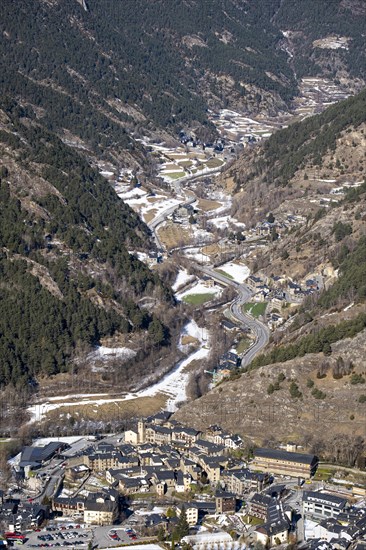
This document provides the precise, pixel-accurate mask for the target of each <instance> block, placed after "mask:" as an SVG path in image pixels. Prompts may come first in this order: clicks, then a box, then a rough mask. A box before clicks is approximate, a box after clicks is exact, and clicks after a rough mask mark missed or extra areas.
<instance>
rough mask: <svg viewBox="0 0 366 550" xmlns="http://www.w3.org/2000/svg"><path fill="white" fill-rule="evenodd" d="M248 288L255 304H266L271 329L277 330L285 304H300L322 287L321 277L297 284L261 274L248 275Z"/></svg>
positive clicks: (289, 279)
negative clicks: (251, 291) (252, 294)
mask: <svg viewBox="0 0 366 550" xmlns="http://www.w3.org/2000/svg"><path fill="white" fill-rule="evenodd" d="M246 282H247V284H248V286H249V287H250V288H251V289H252V290H253V292H254V296H253V300H254V301H255V302H268V307H267V312H266V313H267V317H268V324H269V327H270V328H271V329H275V328H277V327H278V326H279V325H281V324H282V323H283V322H284V318H283V317H282V315H281V310H282V308H283V306H284V305H285V304H286V303H294V304H300V303H302V302H303V300H304V299H305V298H306V297H307V296H310V295H311V294H313V293H314V292H319V290H321V288H322V285H323V279H322V276H320V275H317V276H314V277H313V278H309V279H305V280H304V281H301V282H297V281H294V280H292V279H291V278H290V277H280V276H276V275H272V276H271V277H267V276H265V275H263V274H257V275H250V276H249V277H248V279H247V281H246Z"/></svg>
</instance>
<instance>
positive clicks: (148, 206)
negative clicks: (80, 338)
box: [0, 79, 366, 550]
mask: <svg viewBox="0 0 366 550" xmlns="http://www.w3.org/2000/svg"><path fill="white" fill-rule="evenodd" d="M343 95H344V92H343V91H342V90H340V89H339V88H337V86H334V85H333V84H332V83H330V82H329V81H325V80H323V79H304V81H303V94H302V97H301V98H300V99H299V100H298V105H297V107H296V109H297V110H296V116H297V117H298V118H299V119H302V118H304V117H307V116H310V115H311V114H313V113H314V112H316V111H317V110H318V107H319V103H322V105H323V108H324V106H326V105H327V104H329V103H332V102H334V101H338V100H339V99H340V98H342V97H343ZM210 116H211V121H212V123H213V124H215V125H216V127H217V129H218V130H219V133H220V138H219V139H217V140H215V141H214V142H212V143H209V142H203V141H202V140H199V139H198V138H196V137H195V136H194V135H193V133H190V132H188V131H186V130H182V131H181V132H180V134H179V136H177V140H176V142H175V143H173V144H167V143H165V142H160V143H157V142H156V141H155V142H154V141H153V140H150V139H148V138H146V139H145V141H144V145H145V146H146V147H148V149H149V151H150V154H151V157H152V159H154V162H155V168H156V170H157V173H158V176H159V178H158V180H156V179H155V180H154V183H152V182H151V181H150V179H149V177H147V176H146V175H144V174H140V173H138V172H136V171H135V172H134V171H132V170H127V169H125V170H121V171H120V173H119V174H115V172H112V171H110V167H108V166H107V165H106V166H103V167H100V170H101V173H102V174H103V175H104V176H105V177H107V178H108V179H109V180H110V181H111V183H112V184H113V185H114V188H115V190H116V192H117V194H118V195H119V196H120V197H121V198H122V199H123V200H124V201H125V202H126V203H128V204H129V205H130V206H131V207H132V208H133V209H134V210H135V211H136V212H137V213H138V214H139V215H140V216H141V218H142V219H143V220H144V221H145V223H146V224H147V225H148V226H149V228H150V230H151V234H152V236H153V238H154V239H155V242H156V245H157V246H156V250H152V251H151V252H149V253H142V252H141V251H139V250H130V251H129V252H130V254H132V255H136V256H137V257H138V258H139V259H140V260H141V261H143V262H145V263H146V264H147V265H149V267H150V268H152V269H159V268H160V267H161V264H163V265H165V264H167V263H168V262H172V261H174V262H175V266H176V268H177V269H176V277H175V281H174V283H173V285H172V289H173V292H174V295H175V299H176V300H177V302H178V303H179V302H181V303H183V304H185V306H187V309H188V308H189V307H191V310H189V311H191V312H192V319H191V320H190V322H189V323H188V324H187V325H185V327H184V329H183V333H182V338H181V341H180V344H179V345H180V346H181V347H182V349H183V347H184V342H183V337H185V341H186V342H187V341H189V342H190V343H191V344H192V341H194V342H195V343H196V344H197V347H198V349H197V347H196V349H194V350H193V353H191V352H190V353H191V354H190V355H188V357H187V358H186V359H183V360H181V361H180V363H178V368H175V369H173V371H174V372H172V373H171V374H168V376H167V377H165V378H163V380H162V381H161V382H160V383H155V385H151V388H149V387H148V388H147V389H146V388H145V389H143V390H141V391H139V392H135V393H134V394H128V395H127V396H122V397H121V398H114V397H112V398H110V399H109V396H108V399H105V401H111V402H113V404H115V405H116V406H117V407H118V403H119V402H122V401H124V400H128V399H131V400H133V399H136V398H139V397H146V396H148V397H150V396H151V395H155V394H154V393H153V392H155V391H159V392H163V393H164V392H165V393H164V395H165V397H166V400H165V405H164V406H163V407H161V409H162V410H161V411H160V412H158V413H156V414H152V415H150V416H148V417H146V418H142V415H140V414H135V415H134V416H133V417H132V416H131V418H130V419H129V425H128V426H126V429H125V430H124V431H123V433H112V434H107V433H105V432H104V431H103V434H99V432H98V434H97V435H95V436H83V435H79V436H73V437H56V438H48V439H38V440H35V441H34V442H33V444H32V445H31V446H26V447H24V448H23V450H22V451H21V453H20V454H19V455H17V456H16V457H14V458H13V459H11V475H10V477H9V480H8V482H9V483H8V486H9V489H8V491H5V492H0V526H1V532H2V533H3V536H2V538H1V539H0V546H8V545H12V544H13V543H19V544H24V546H25V547H27V548H38V547H61V546H62V547H64V546H70V547H73V548H75V547H76V546H80V547H81V548H86V547H87V548H110V547H117V546H131V545H133V546H134V547H135V548H136V549H137V550H143V549H145V550H160V549H164V548H167V549H170V548H179V549H183V550H188V549H189V548H192V549H195V550H210V549H212V550H222V549H225V550H241V549H244V548H255V549H256V550H260V549H262V548H268V547H273V546H276V547H279V548H280V547H281V546H282V547H283V548H286V547H288V545H291V544H292V545H296V547H298V548H300V549H301V548H303V549H304V550H305V549H308V550H316V549H319V550H327V549H328V548H329V549H331V548H336V549H340V550H343V549H350V550H361V549H365V548H366V491H365V464H366V457H363V459H362V460H361V462H360V464H358V467H359V469H358V470H351V469H347V468H342V467H339V466H337V465H328V464H322V463H320V462H319V459H318V457H317V456H315V455H313V454H308V453H307V452H306V449H303V448H301V447H298V446H297V445H296V444H295V443H292V442H284V443H283V445H282V446H281V447H280V448H277V449H269V448H256V447H255V446H254V445H253V444H252V443H250V442H248V441H247V440H246V438H245V436H244V435H243V434H241V435H238V434H232V433H227V432H225V431H224V430H223V429H222V428H221V427H220V426H217V425H211V426H209V425H208V426H207V427H206V429H204V430H203V431H199V430H196V429H194V428H192V427H190V426H186V425H183V424H180V423H179V422H177V421H176V420H175V419H174V417H173V415H172V413H173V412H175V410H176V409H177V407H178V404H179V402H181V401H184V399H186V398H187V396H186V393H185V386H186V382H187V377H188V374H187V373H185V374H184V375H182V372H183V371H184V368H185V367H187V365H189V363H190V361H191V360H193V359H195V360H203V359H205V358H206V357H207V356H208V354H209V349H208V348H209V345H208V344H209V343H210V334H209V328H208V327H207V326H206V325H205V326H202V320H201V324H200V325H198V324H197V323H196V322H195V321H194V320H193V312H194V310H195V308H204V310H205V312H207V313H208V314H211V313H212V312H214V314H215V315H216V317H215V320H217V319H219V330H220V331H221V332H223V333H224V334H226V335H227V336H228V342H230V346H229V347H228V349H227V350H226V351H225V353H221V354H220V355H219V357H218V359H217V362H216V363H215V365H214V366H213V367H212V370H210V371H206V374H209V375H210V376H211V379H210V383H211V385H212V386H214V385H217V384H220V383H221V382H222V381H223V380H224V379H226V378H230V376H233V375H235V373H236V372H237V370H238V369H239V368H245V367H246V366H247V365H248V364H249V362H250V360H251V359H252V358H253V357H254V355H255V354H256V353H257V352H258V351H259V350H260V349H261V348H262V347H264V345H266V343H267V342H268V339H269V337H270V336H271V334H274V333H275V331H277V330H279V331H281V330H285V329H286V328H287V327H288V326H289V325H290V324H291V323H292V322H293V320H294V314H293V312H296V310H297V308H298V307H299V306H300V305H301V304H302V303H303V302H304V300H305V299H306V298H308V297H311V295H312V294H316V293H319V291H321V290H322V289H323V288H327V285H329V284H330V283H331V282H332V281H333V280H334V277H335V274H334V272H330V271H329V269H328V266H324V269H321V270H319V271H315V272H313V273H310V274H309V273H307V275H306V276H304V277H303V276H300V275H296V274H295V275H293V274H291V275H290V274H289V273H282V272H270V271H269V270H268V269H263V268H261V267H260V266H257V268H256V269H252V272H251V270H250V269H249V267H248V264H249V265H255V262H256V260H257V257H258V256H260V254H261V253H262V252H263V251H268V250H270V249H271V247H272V246H274V243H276V242H281V240H282V239H284V238H285V237H286V236H287V235H289V234H291V232H294V231H295V230H296V228H298V227H301V226H302V225H304V224H305V223H306V222H307V220H306V216H304V215H303V214H302V213H301V208H297V209H295V208H294V209H289V208H286V207H284V208H283V209H280V210H279V211H278V212H276V213H275V214H273V213H272V212H268V213H267V214H266V215H265V216H264V217H262V218H261V219H259V220H258V221H257V222H256V223H255V224H253V225H252V226H251V227H247V226H246V225H245V224H244V223H243V222H241V221H240V220H238V219H237V218H236V217H235V215H233V213H232V199H231V193H230V191H231V190H230V188H227V187H225V186H223V185H218V184H217V182H216V180H215V177H216V175H217V174H218V173H219V172H220V170H221V169H222V167H223V166H226V165H228V164H229V163H230V162H232V161H233V160H235V159H236V158H237V155H238V154H239V152H241V151H242V150H245V148H250V147H254V146H255V144H256V143H257V142H258V141H260V140H262V139H265V138H266V137H268V136H269V135H270V134H271V133H272V132H273V131H274V130H275V129H276V128H279V127H284V126H286V125H287V124H288V123H289V121H290V118H291V117H293V116H294V114H291V117H290V116H289V115H288V113H284V114H283V116H282V117H279V116H276V117H275V118H274V119H273V120H271V118H269V117H267V118H264V117H257V118H256V119H254V118H248V117H245V116H242V115H239V113H236V112H234V111H229V110H222V111H221V112H220V113H218V114H214V113H211V114H210ZM309 176H310V178H311V177H313V178H316V179H317V180H318V181H322V182H323V183H324V185H323V188H324V189H323V192H321V193H318V194H317V196H316V197H315V198H314V199H312V200H314V201H315V202H316V205H315V206H316V207H322V208H331V205H332V203H333V202H334V203H335V202H337V201H338V200H340V199H341V198H342V196H343V195H344V193H345V192H346V190H347V188H349V187H352V186H358V185H360V184H361V182H347V181H336V180H334V179H331V178H329V179H323V180H322V179H320V178H321V176H320V175H319V174H315V173H314V174H309ZM157 182H158V183H159V184H158V183H157ZM303 200H304V201H307V200H308V199H307V197H306V195H305V194H304V197H303ZM233 289H234V290H235V291H236V292H238V293H239V294H240V293H241V297H242V298H243V297H244V298H245V300H244V298H243V300H242V301H240V300H239V301H236V302H235V305H236V309H235V307H233V304H234V302H233V299H232V295H231V294H230V291H232V290H233ZM225 293H229V294H228V295H229V299H228V298H227V296H226V294H225ZM187 327H188V329H187ZM192 327H193V328H192ZM192 330H193V333H192ZM184 331H186V333H184ZM192 334H194V338H193V336H192ZM256 346H257V348H256ZM111 350H112V351H113V348H108V347H106V346H104V347H103V346H101V348H100V349H99V350H98V352H99V354H100V357H102V356H106V355H108V353H110V352H111ZM118 350H120V352H121V353H122V352H123V353H124V354H125V355H126V353H127V354H129V355H128V357H131V355H132V356H133V354H135V353H136V351H135V350H134V349H128V348H122V347H121V348H118V349H116V350H114V352H115V356H116V357H117V356H118V357H120V359H121V357H122V355H121V354H120V355H118V353H119V351H118ZM191 351H192V350H191ZM126 357H127V356H126ZM102 358H103V357H102ZM121 361H122V359H121ZM176 367H177V365H176ZM182 376H183V377H182ZM167 380H168V386H167ZM170 383H172V386H171V387H169V384H170ZM167 387H168V390H167ZM172 388H173V389H172ZM169 392H170V393H169ZM183 394H184V395H183ZM93 395H96V399H95V400H94V401H93ZM101 395H103V396H104V398H105V395H106V394H101ZM73 397H74V398H75V399H77V400H78V401H80V400H81V398H82V397H85V398H88V399H89V402H90V403H91V404H92V405H93V406H95V407H96V409H97V408H98V406H99V404H102V400H101V399H100V397H101V396H98V395H97V394H91V396H85V395H84V396H82V395H76V396H73ZM168 397H169V399H168ZM182 397H183V399H181V401H180V398H182ZM57 400H59V403H58V402H57ZM98 400H100V401H99V403H98ZM72 401H73V402H70V403H69V404H68V403H65V399H64V398H63V397H57V396H53V397H51V398H49V399H48V401H47V403H46V404H45V409H46V408H48V409H47V410H48V412H49V411H50V410H52V409H54V408H58V407H61V406H65V405H67V404H68V405H70V407H74V406H76V405H78V404H79V403H77V402H74V399H73V400H72ZM89 402H88V403H89ZM169 405H170V406H169ZM233 406H235V407H240V404H239V403H235V404H234V405H233ZM165 407H166V408H169V409H170V410H169V411H167V410H165ZM33 413H34V411H33ZM44 413H45V412H44V410H43V409H42V411H41V413H40V414H39V418H37V415H34V414H33V419H32V420H33V421H38V420H41V419H42V417H43V414H44ZM76 414H77V413H76ZM66 417H67V414H66V413H65V412H62V413H61V414H60V416H59V418H60V419H61V420H62V419H63V418H64V419H65V420H66ZM75 418H76V416H75ZM112 431H113V430H112ZM77 433H78V432H77ZM83 433H84V432H83ZM293 547H295V546H293Z"/></svg>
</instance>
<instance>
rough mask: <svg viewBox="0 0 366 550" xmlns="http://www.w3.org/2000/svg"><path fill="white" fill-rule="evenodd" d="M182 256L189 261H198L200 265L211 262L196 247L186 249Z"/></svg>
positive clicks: (208, 257)
mask: <svg viewBox="0 0 366 550" xmlns="http://www.w3.org/2000/svg"><path fill="white" fill-rule="evenodd" d="M184 255H185V256H187V258H190V259H191V260H196V261H198V262H199V263H200V264H209V263H210V262H211V258H210V256H207V254H203V252H201V249H200V248H198V247H194V248H187V249H186V250H184Z"/></svg>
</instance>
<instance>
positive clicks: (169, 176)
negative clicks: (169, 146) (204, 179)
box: [164, 172, 185, 180]
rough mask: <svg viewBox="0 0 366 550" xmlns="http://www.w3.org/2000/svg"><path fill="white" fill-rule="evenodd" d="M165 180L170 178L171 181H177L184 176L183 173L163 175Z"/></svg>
mask: <svg viewBox="0 0 366 550" xmlns="http://www.w3.org/2000/svg"><path fill="white" fill-rule="evenodd" d="M164 176H166V177H167V178H170V179H171V180H177V179H179V178H183V176H185V173H184V172H171V173H170V174H164Z"/></svg>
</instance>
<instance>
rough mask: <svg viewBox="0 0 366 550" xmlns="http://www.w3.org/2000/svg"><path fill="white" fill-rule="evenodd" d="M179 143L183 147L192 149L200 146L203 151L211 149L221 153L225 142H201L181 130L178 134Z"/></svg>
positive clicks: (216, 140)
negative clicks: (187, 146) (188, 146)
mask: <svg viewBox="0 0 366 550" xmlns="http://www.w3.org/2000/svg"><path fill="white" fill-rule="evenodd" d="M179 141H180V142H181V143H182V144H183V145H190V146H192V147H197V146H201V147H202V149H203V150H205V149H206V148H207V149H210V148H211V149H213V150H214V151H217V152H219V153H221V152H222V151H223V150H224V147H225V140H224V139H215V140H214V141H212V142H209V141H207V142H203V141H202V140H201V139H199V138H197V137H195V136H193V135H188V134H187V133H186V132H185V131H184V130H181V131H180V132H179Z"/></svg>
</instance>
